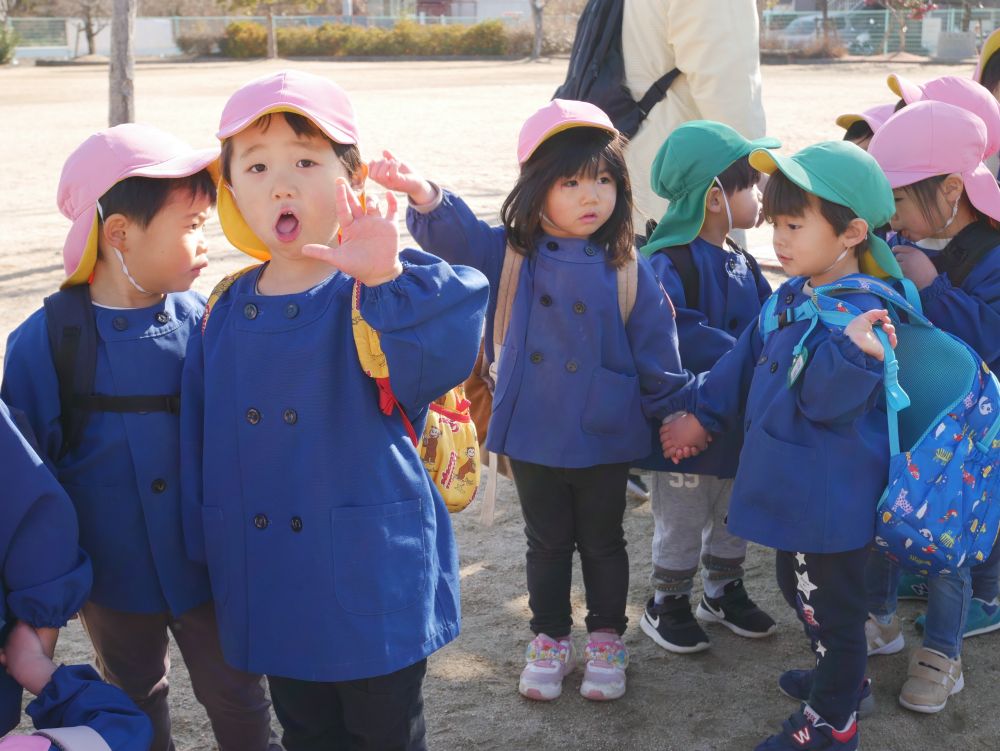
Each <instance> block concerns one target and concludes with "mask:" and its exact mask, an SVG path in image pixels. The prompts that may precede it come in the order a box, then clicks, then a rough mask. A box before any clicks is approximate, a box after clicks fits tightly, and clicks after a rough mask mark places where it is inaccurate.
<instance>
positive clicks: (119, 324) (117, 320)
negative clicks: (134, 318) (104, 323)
mask: <svg viewBox="0 0 1000 751" xmlns="http://www.w3.org/2000/svg"><path fill="white" fill-rule="evenodd" d="M111 325H112V326H114V328H115V331H124V330H125V329H127V328H128V319H127V318H126V317H125V316H115V317H114V318H113V319H111Z"/></svg>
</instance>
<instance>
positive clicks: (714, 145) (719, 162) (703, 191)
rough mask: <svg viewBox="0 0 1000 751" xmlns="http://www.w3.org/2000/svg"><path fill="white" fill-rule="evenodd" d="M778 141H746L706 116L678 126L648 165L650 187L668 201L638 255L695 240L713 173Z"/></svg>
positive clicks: (701, 222) (723, 170)
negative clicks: (650, 164) (706, 118)
mask: <svg viewBox="0 0 1000 751" xmlns="http://www.w3.org/2000/svg"><path fill="white" fill-rule="evenodd" d="M779 146H781V142H780V141H778V140H777V139H776V138H758V139H756V140H754V141H748V140H747V139H745V138H744V137H743V136H741V135H740V134H739V133H737V132H736V131H735V130H733V129H732V128H730V127H729V126H728V125H723V124H722V123H717V122H713V121H711V120H691V121H689V122H686V123H684V124H683V125H681V126H680V127H678V128H677V129H676V130H675V131H674V132H673V133H671V134H670V135H669V136H667V140H666V141H664V142H663V145H662V146H661V147H660V150H659V151H658V152H656V158H655V159H653V165H652V167H651V168H650V183H651V185H652V187H653V191H654V192H655V193H656V194H657V195H658V196H662V197H663V198H666V199H667V200H668V201H670V205H669V206H668V207H667V212H666V213H665V214H664V215H663V218H662V219H660V223H659V224H658V225H657V226H656V229H655V230H654V231H653V233H652V234H651V235H650V236H649V240H648V242H647V243H646V244H645V245H644V246H643V247H642V253H643V255H645V256H647V257H648V256H650V255H652V254H653V253H655V252H656V251H657V250H660V249H661V248H669V247H670V246H671V245H684V244H685V243H689V242H691V241H692V240H694V239H695V238H696V237H697V236H698V233H699V232H701V227H702V225H703V224H704V223H705V197H706V196H707V195H708V191H709V189H710V188H711V187H712V183H713V182H714V181H715V178H716V177H718V176H719V175H720V174H722V173H723V172H725V170H726V169H727V168H728V167H729V165H731V164H732V163H733V162H735V161H737V160H738V159H742V158H743V157H745V156H746V155H747V154H749V153H750V152H751V151H753V150H754V149H758V148H771V149H776V148H778V147H779Z"/></svg>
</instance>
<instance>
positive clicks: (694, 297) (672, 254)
mask: <svg viewBox="0 0 1000 751" xmlns="http://www.w3.org/2000/svg"><path fill="white" fill-rule="evenodd" d="M663 252H664V253H666V254H667V258H669V259H670V261H671V262H672V263H673V264H674V268H675V269H677V275H678V276H679V277H680V278H681V287H682V288H683V289H684V307H685V308H695V309H697V308H698V303H700V302H701V293H700V292H699V287H700V282H701V279H700V277H699V275H698V267H697V266H695V265H694V254H693V253H692V252H691V246H690V245H687V244H685V245H671V246H670V247H669V248H664V249H663Z"/></svg>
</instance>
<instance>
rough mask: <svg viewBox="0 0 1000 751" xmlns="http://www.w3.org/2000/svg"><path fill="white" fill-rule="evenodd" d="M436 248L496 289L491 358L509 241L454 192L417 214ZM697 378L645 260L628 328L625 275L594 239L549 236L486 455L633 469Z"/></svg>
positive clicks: (420, 229)
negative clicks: (673, 400)
mask: <svg viewBox="0 0 1000 751" xmlns="http://www.w3.org/2000/svg"><path fill="white" fill-rule="evenodd" d="M407 226H408V227H409V229H410V232H411V233H412V234H413V236H414V238H415V239H416V240H417V242H419V243H420V245H421V246H422V247H423V248H425V249H426V250H429V251H432V252H434V253H438V254H440V255H441V257H442V258H445V259H446V260H448V261H451V262H454V263H466V264H469V265H470V266H474V267H475V268H478V269H480V270H481V271H482V272H483V273H484V274H485V275H486V277H487V279H489V282H490V289H491V291H492V293H493V294H492V299H491V301H490V306H489V309H488V311H487V321H486V334H485V336H486V354H487V357H488V358H490V359H491V360H492V359H493V357H494V352H493V319H494V315H495V309H496V300H495V298H496V293H497V290H498V288H499V284H500V276H501V271H502V268H503V260H504V253H505V250H506V246H507V238H506V233H505V231H504V229H503V228H502V227H490V226H489V225H488V224H486V223H485V222H481V221H479V220H478V219H477V218H476V217H475V215H474V214H473V213H472V211H471V210H470V209H469V207H468V206H467V205H466V204H465V203H464V202H463V201H462V199H461V198H459V197H458V196H455V195H453V194H451V193H449V192H447V191H444V192H443V193H442V195H441V201H440V204H439V205H438V206H436V207H435V208H434V209H433V210H432V211H430V212H428V213H421V212H418V211H416V210H414V209H413V208H410V209H409V210H408V212H407ZM687 380H688V376H687V375H686V374H685V373H684V372H683V370H682V368H681V365H680V356H679V354H678V352H677V328H676V326H675V324H674V317H673V309H672V307H671V304H670V301H669V299H668V298H667V296H666V294H665V293H664V292H663V289H662V287H661V286H660V285H659V283H658V282H657V281H656V277H655V275H654V274H653V272H652V269H651V268H650V267H649V264H648V262H647V261H646V260H645V259H643V258H640V259H639V267H638V285H637V290H636V298H635V306H634V308H633V309H632V312H631V314H630V315H629V317H628V321H627V322H626V321H623V320H622V314H621V311H620V310H619V301H618V277H617V271H616V270H615V269H614V268H613V267H611V266H610V265H609V264H608V263H607V257H606V252H605V250H604V249H603V248H601V247H599V246H598V245H596V244H594V243H591V242H589V241H588V240H586V239H576V238H561V237H550V236H547V235H542V236H541V237H539V238H538V240H537V242H536V243H535V247H534V252H533V253H532V254H531V255H530V256H529V257H528V258H526V259H525V261H524V263H523V264H522V266H521V273H520V276H519V278H518V280H517V293H516V297H515V300H514V305H513V308H512V310H511V316H510V324H509V328H508V331H507V338H506V341H505V342H504V347H503V352H502V354H501V356H500V357H499V360H498V362H497V378H496V390H495V393H494V395H493V415H492V417H491V419H490V425H489V431H488V433H487V437H486V446H487V448H489V450H490V451H494V452H496V453H500V454H506V455H507V456H510V457H511V458H514V459H519V460H521V461H526V462H533V463H535V464H542V465H546V466H551V467H589V466H593V465H597V464H609V463H613V462H628V461H634V460H636V459H640V458H642V457H644V456H646V455H647V454H648V453H649V436H650V421H651V420H652V421H656V422H658V421H659V420H661V419H662V418H663V417H664V416H665V415H666V414H667V412H666V410H665V404H666V400H667V398H668V397H669V396H670V395H671V394H673V393H674V392H675V391H676V390H677V389H678V388H680V387H681V386H682V385H683V384H684V383H686V382H687Z"/></svg>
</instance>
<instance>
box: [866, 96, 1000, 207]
mask: <svg viewBox="0 0 1000 751" xmlns="http://www.w3.org/2000/svg"><path fill="white" fill-rule="evenodd" d="M986 132H987V131H986V125H985V124H984V123H983V121H982V120H981V119H980V118H979V117H977V116H976V115H974V114H972V113H971V112H969V111H968V110H965V109H962V108H960V107H955V106H954V105H951V104H946V103H945V102H935V101H923V102H917V103H916V104H912V105H909V106H907V107H904V108H903V109H901V110H900V111H899V112H897V113H896V114H895V115H893V116H892V117H890V118H889V119H888V120H887V121H886V123H885V125H883V126H882V127H881V128H880V129H879V130H878V132H876V133H875V136H874V137H873V138H872V142H871V144H870V145H869V146H868V153H869V154H871V156H872V157H874V159H875V161H877V162H878V163H879V166H880V167H881V168H882V171H883V172H884V173H885V176H886V177H887V178H888V179H889V184H890V185H891V186H892V187H893V188H903V187H905V186H907V185H913V184H914V183H917V182H920V181H922V180H926V179H927V178H929V177H935V176H937V175H950V174H954V173H957V174H960V175H961V176H962V180H963V182H964V183H965V192H966V195H967V196H968V197H969V201H970V202H971V203H972V205H973V206H975V207H976V208H977V209H978V210H979V211H981V212H982V213H984V214H986V215H987V216H989V217H992V218H994V219H997V220H998V221H1000V186H998V185H997V180H996V178H995V177H994V176H993V174H992V173H991V172H990V170H989V169H988V168H987V167H986V165H985V164H983V157H984V154H985V152H986V138H987V135H986Z"/></svg>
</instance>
